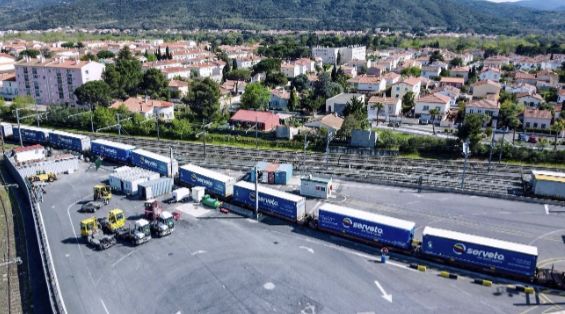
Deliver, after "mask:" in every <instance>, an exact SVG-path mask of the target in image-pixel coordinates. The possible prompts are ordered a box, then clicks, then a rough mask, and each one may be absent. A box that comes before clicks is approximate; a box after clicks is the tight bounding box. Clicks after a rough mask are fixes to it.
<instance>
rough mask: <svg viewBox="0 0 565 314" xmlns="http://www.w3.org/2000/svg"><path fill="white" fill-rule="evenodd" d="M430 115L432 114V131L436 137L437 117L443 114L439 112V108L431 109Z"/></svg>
mask: <svg viewBox="0 0 565 314" xmlns="http://www.w3.org/2000/svg"><path fill="white" fill-rule="evenodd" d="M429 113H430V116H431V117H432V130H433V132H434V135H435V134H436V123H435V121H436V117H437V116H439V115H441V112H440V111H439V108H433V109H430V111H429Z"/></svg>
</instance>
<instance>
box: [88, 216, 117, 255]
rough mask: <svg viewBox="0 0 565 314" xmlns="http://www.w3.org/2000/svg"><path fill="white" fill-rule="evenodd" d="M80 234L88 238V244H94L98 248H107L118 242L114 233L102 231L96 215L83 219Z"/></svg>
mask: <svg viewBox="0 0 565 314" xmlns="http://www.w3.org/2000/svg"><path fill="white" fill-rule="evenodd" d="M80 234H81V236H82V237H83V238H85V239H86V242H87V243H88V244H90V245H92V246H94V247H95V248H97V249H98V250H105V249H107V248H109V247H112V246H114V245H115V244H116V237H115V236H114V235H113V234H105V233H104V232H102V230H101V227H100V224H99V222H98V220H97V219H96V217H90V218H86V219H83V220H81V222H80Z"/></svg>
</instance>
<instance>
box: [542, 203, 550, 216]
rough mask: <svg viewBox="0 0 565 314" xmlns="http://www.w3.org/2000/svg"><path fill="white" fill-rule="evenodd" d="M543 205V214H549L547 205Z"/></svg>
mask: <svg viewBox="0 0 565 314" xmlns="http://www.w3.org/2000/svg"><path fill="white" fill-rule="evenodd" d="M543 207H544V208H545V214H546V215H549V206H547V204H544V205H543Z"/></svg>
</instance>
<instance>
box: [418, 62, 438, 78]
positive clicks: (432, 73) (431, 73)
mask: <svg viewBox="0 0 565 314" xmlns="http://www.w3.org/2000/svg"><path fill="white" fill-rule="evenodd" d="M440 73H441V67H439V66H431V65H428V66H425V67H422V74H421V76H423V77H425V78H427V79H431V78H434V77H439V74H440Z"/></svg>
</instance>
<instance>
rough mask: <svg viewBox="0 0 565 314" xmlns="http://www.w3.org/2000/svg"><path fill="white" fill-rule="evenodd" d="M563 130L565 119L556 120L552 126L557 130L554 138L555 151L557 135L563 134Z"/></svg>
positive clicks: (554, 148) (555, 149) (553, 129)
mask: <svg viewBox="0 0 565 314" xmlns="http://www.w3.org/2000/svg"><path fill="white" fill-rule="evenodd" d="M563 130H565V120H562V119H557V120H555V122H553V125H552V126H551V131H552V132H555V137H554V139H553V150H554V151H557V137H558V136H559V134H561V132H563Z"/></svg>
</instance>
